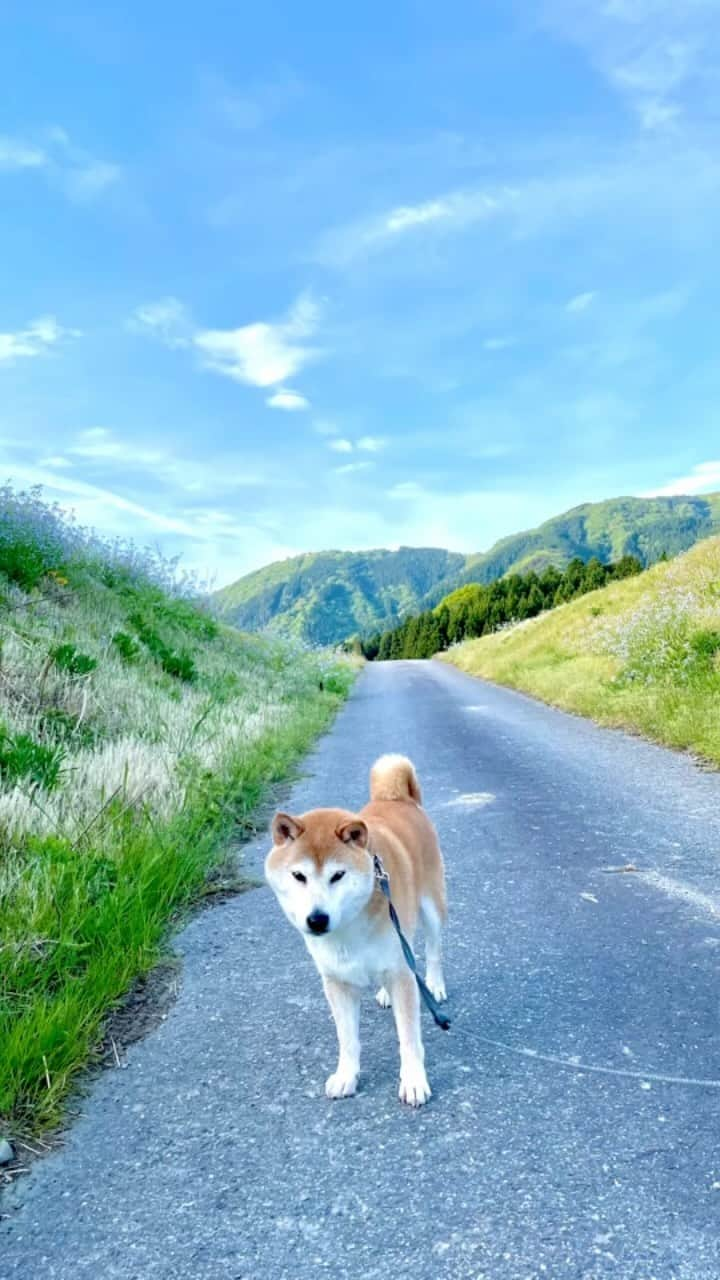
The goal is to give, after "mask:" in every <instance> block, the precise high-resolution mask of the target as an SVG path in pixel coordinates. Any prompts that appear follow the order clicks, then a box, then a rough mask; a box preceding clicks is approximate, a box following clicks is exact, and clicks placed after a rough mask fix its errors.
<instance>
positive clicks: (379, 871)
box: [373, 853, 450, 1031]
mask: <svg viewBox="0 0 720 1280" xmlns="http://www.w3.org/2000/svg"><path fill="white" fill-rule="evenodd" d="M373 865H374V867H375V879H376V880H377V882H378V885H379V887H380V891H381V893H382V894H383V896H384V897H385V898H386V899H387V904H388V911H389V913H390V919H391V920H392V922H393V925H394V926H395V930H396V932H397V936H398V938H399V939H400V946H401V947H402V949H403V955H404V956H405V959H406V961H407V964H408V968H409V969H410V970H411V972H412V973H413V975H414V977H415V981H416V982H417V984H418V991H419V992H420V995H421V996H422V998H423V1000H424V1001H425V1004H426V1005H427V1007H428V1009H429V1010H430V1012H431V1014H432V1016H433V1018H434V1019H435V1021H436V1023H437V1025H438V1026H439V1027H441V1028H442V1030H443V1031H449V1030H450V1019H449V1018H448V1016H447V1014H445V1013H443V1012H442V1010H441V1008H440V1005H439V1004H438V1002H437V1000H436V999H435V997H434V995H433V993H432V991H431V990H430V988H429V987H428V985H427V983H426V982H425V981H424V979H423V978H421V977H420V974H419V973H418V967H417V961H416V959H415V956H414V954H413V949H412V947H411V946H410V943H409V942H408V940H407V938H406V937H405V934H404V933H403V931H402V929H401V928H400V921H399V920H398V914H397V911H396V910H395V908H394V906H393V904H392V898H391V897H390V881H389V879H388V873H387V871H386V870H385V868H384V866H383V864H382V861H381V859H380V858H379V857H378V855H377V854H376V853H375V854H373Z"/></svg>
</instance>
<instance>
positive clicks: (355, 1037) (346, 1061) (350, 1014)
mask: <svg viewBox="0 0 720 1280" xmlns="http://www.w3.org/2000/svg"><path fill="white" fill-rule="evenodd" d="M323 987H324V988H325V995H326V996H327V1001H328V1004H329V1005H330V1009H331V1010H332V1016H333V1018H334V1020H335V1029H336V1031H337V1038H338V1047H339V1050H340V1055H339V1057H338V1064H337V1071H334V1072H333V1074H332V1075H331V1076H328V1078H327V1080H326V1081H325V1092H326V1094H327V1096H328V1098H351V1097H352V1095H353V1094H354V1093H355V1090H356V1089H357V1082H358V1075H359V1073H360V991H359V990H358V988H357V987H353V986H351V985H350V983H348V982H338V981H337V980H336V979H335V978H323Z"/></svg>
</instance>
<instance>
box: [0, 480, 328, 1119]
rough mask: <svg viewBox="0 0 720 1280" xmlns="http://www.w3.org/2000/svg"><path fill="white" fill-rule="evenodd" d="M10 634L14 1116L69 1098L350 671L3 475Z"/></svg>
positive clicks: (6, 693)
mask: <svg viewBox="0 0 720 1280" xmlns="http://www.w3.org/2000/svg"><path fill="white" fill-rule="evenodd" d="M0 646H1V647H0V654H1V657H0V1046H2V1048H1V1051H0V1134H1V1133H2V1130H3V1127H5V1128H6V1129H8V1128H12V1131H13V1132H15V1133H17V1132H19V1131H22V1130H29V1129H33V1128H38V1127H41V1126H42V1125H44V1124H46V1123H48V1122H50V1121H52V1120H53V1119H54V1118H55V1117H56V1115H57V1110H58V1105H59V1103H60V1101H61V1100H62V1098H63V1096H64V1094H65V1092H66V1090H67V1088H68V1084H69V1081H70V1079H71V1077H72V1075H73V1073H74V1072H75V1071H76V1070H77V1069H78V1068H79V1067H80V1066H81V1065H82V1063H83V1062H84V1061H86V1059H87V1057H88V1055H89V1054H90V1053H91V1051H92V1049H93V1046H95V1045H96V1044H97V1042H98V1039H99V1036H100V1033H101V1026H102V1020H103V1016H104V1014H105V1013H106V1011H107V1009H108V1007H109V1006H110V1005H111V1004H112V1003H113V1002H114V1001H116V1000H117V999H118V997H119V996H120V995H122V993H123V992H124V991H126V990H127V988H128V986H129V985H130V983H131V982H132V980H133V979H134V978H135V977H136V976H137V975H138V974H141V973H143V972H144V971H146V970H147V969H148V968H149V967H150V966H151V965H152V964H153V963H154V961H155V960H156V959H157V956H158V949H159V947H160V946H161V945H162V941H163V938H164V935H165V930H166V927H167V924H168V921H169V920H170V919H171V918H172V917H173V916H174V915H175V914H176V913H177V911H178V910H179V909H180V908H181V907H182V906H183V905H184V904H187V903H188V902H189V901H191V900H192V899H194V898H196V897H197V896H198V895H200V894H202V893H203V892H204V891H205V888H206V886H207V884H208V875H209V873H210V872H212V871H213V869H214V868H216V867H217V866H218V864H219V862H220V860H221V859H222V858H223V857H224V856H226V850H227V847H228V840H229V838H230V837H231V836H232V834H233V833H234V832H242V831H243V830H244V829H247V828H248V827H249V826H251V824H252V815H253V812H254V810H255V808H256V806H257V804H258V801H259V800H260V799H261V798H262V796H263V794H264V792H265V791H266V789H267V787H268V784H270V783H272V782H273V781H275V780H277V779H279V778H280V777H282V776H284V775H286V774H287V772H288V770H289V769H290V768H291V766H292V764H293V762H294V761H295V760H296V759H297V758H298V757H299V756H300V754H301V753H302V752H303V751H304V750H305V749H306V748H307V747H308V745H309V744H310V742H311V740H312V738H313V737H314V735H316V734H317V733H318V732H319V731H320V730H321V729H322V728H323V726H324V725H325V724H326V723H327V721H328V719H329V717H330V716H331V715H332V713H333V712H334V710H335V708H336V707H337V706H338V703H339V701H340V699H341V698H342V696H343V694H344V693H345V692H346V691H347V688H348V686H349V683H350V672H349V668H348V667H347V666H345V667H343V666H340V665H338V664H336V663H333V664H332V665H330V664H328V662H327V661H326V659H325V658H324V657H323V656H322V655H320V654H315V655H312V654H303V653H300V652H297V651H293V650H291V649H289V648H288V647H286V646H283V645H281V644H279V643H278V642H269V641H266V640H260V639H259V638H258V637H252V636H247V635H241V634H240V633H238V632H236V631H233V630H231V629H230V628H227V627H224V626H221V625H220V624H219V623H218V622H217V621H215V620H214V619H213V618H211V617H210V616H209V615H208V614H206V613H204V612H202V611H201V610H199V609H197V608H196V607H194V606H193V605H192V604H191V603H190V602H189V601H188V600H187V599H184V598H182V595H178V594H177V583H173V581H172V574H171V573H169V572H168V567H167V566H165V565H163V564H162V562H158V561H156V560H151V559H148V558H147V557H139V556H138V555H137V554H136V553H135V552H133V551H132V549H128V548H120V547H107V546H103V545H102V544H100V543H98V542H97V541H96V540H95V539H93V538H92V537H89V536H87V535H85V534H83V533H82V532H80V531H78V530H76V529H74V528H73V527H72V526H70V525H68V524H67V523H66V522H65V521H64V520H63V519H62V518H61V517H60V515H59V514H58V512H56V511H55V510H53V509H52V508H49V507H47V506H44V505H43V504H42V503H41V502H40V501H39V500H38V498H37V496H36V495H25V496H23V495H20V496H18V495H13V494H12V493H11V492H9V491H8V490H5V491H0ZM3 1120H4V1122H5V1125H4V1126H3Z"/></svg>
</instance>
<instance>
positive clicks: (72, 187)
mask: <svg viewBox="0 0 720 1280" xmlns="http://www.w3.org/2000/svg"><path fill="white" fill-rule="evenodd" d="M23 170H26V171H35V172H36V173H38V174H42V175H44V176H45V177H46V178H47V180H48V181H49V182H51V183H53V184H54V185H56V186H59V187H60V189H61V190H62V191H63V193H64V194H65V195H66V196H67V198H68V199H69V200H71V201H73V202H74V203H77V204H84V203H88V202H89V201H92V200H94V199H96V198H97V197H98V196H100V195H102V194H103V193H104V192H105V191H107V190H108V189H109V188H110V187H114V186H116V184H117V183H118V182H120V180H121V178H122V176H123V171H122V169H121V167H120V165H118V164H113V163H110V162H109V161H107V160H100V159H98V158H97V157H96V156H93V155H91V154H90V153H89V152H88V151H86V150H85V149H84V148H83V147H79V146H77V144H76V143H75V142H73V140H72V139H71V138H70V136H69V135H68V133H67V132H66V131H65V130H64V129H62V128H60V127H58V126H53V127H52V128H50V129H45V130H43V131H42V132H41V133H40V134H39V135H38V137H37V138H36V139H34V140H28V139H27V138H22V137H8V136H0V173H12V172H15V173H18V172H20V171H23Z"/></svg>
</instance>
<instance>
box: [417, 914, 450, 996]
mask: <svg viewBox="0 0 720 1280" xmlns="http://www.w3.org/2000/svg"><path fill="white" fill-rule="evenodd" d="M420 919H421V920H422V925H423V929H424V932H425V956H426V971H425V981H426V982H427V985H428V986H429V988H430V990H431V991H432V993H433V995H434V997H435V999H436V1000H445V999H446V998H447V991H446V990H445V977H444V975H443V962H442V925H443V922H442V917H441V915H440V912H439V911H438V908H437V906H436V905H435V903H434V901H433V899H432V898H429V897H423V898H421V900H420Z"/></svg>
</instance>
